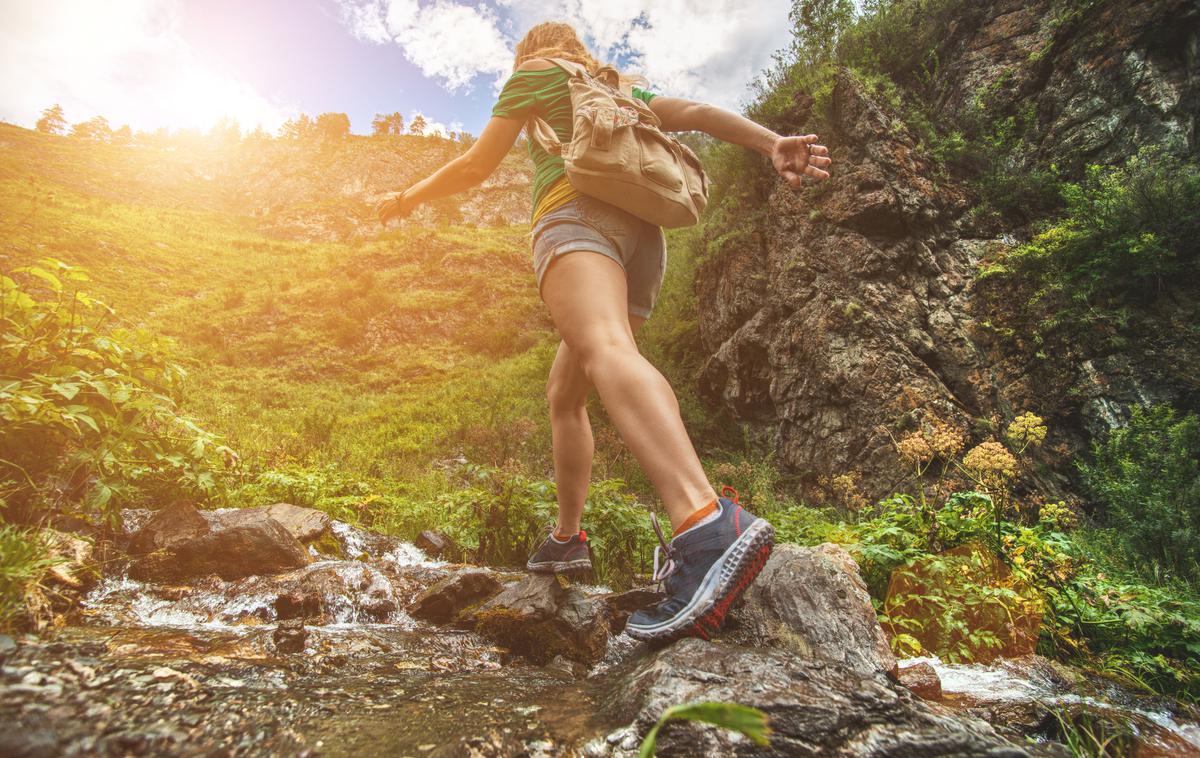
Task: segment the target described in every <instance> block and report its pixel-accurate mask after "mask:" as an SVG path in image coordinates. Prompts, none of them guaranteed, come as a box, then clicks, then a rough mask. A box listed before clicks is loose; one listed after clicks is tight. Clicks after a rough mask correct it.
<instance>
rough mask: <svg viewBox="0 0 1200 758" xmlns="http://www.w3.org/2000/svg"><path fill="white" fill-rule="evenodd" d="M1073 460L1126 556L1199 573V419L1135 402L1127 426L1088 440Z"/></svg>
mask: <svg viewBox="0 0 1200 758" xmlns="http://www.w3.org/2000/svg"><path fill="white" fill-rule="evenodd" d="M1092 456H1093V459H1094V460H1093V461H1092V462H1091V463H1086V462H1083V463H1081V464H1080V465H1079V468H1080V471H1081V473H1082V474H1083V477H1084V481H1085V484H1086V486H1087V488H1088V489H1089V491H1090V492H1091V494H1092V495H1093V496H1094V497H1095V498H1096V500H1097V502H1098V504H1099V505H1100V506H1101V509H1102V514H1101V515H1102V516H1103V518H1104V520H1105V521H1107V522H1108V524H1110V525H1111V526H1112V527H1113V528H1114V529H1115V530H1116V533H1117V534H1119V535H1121V542H1122V544H1123V545H1124V547H1125V549H1126V554H1127V556H1128V558H1129V560H1130V562H1132V563H1134V564H1135V565H1140V566H1141V567H1142V568H1143V569H1144V570H1146V571H1147V572H1148V573H1151V574H1154V575H1161V574H1162V573H1164V572H1166V573H1173V574H1176V575H1178V576H1181V577H1183V578H1186V579H1189V580H1192V581H1195V580H1198V579H1200V419H1197V417H1196V415H1195V414H1188V415H1187V416H1185V417H1183V418H1182V419H1176V416H1175V410H1174V409H1173V408H1171V407H1170V406H1168V405H1154V406H1151V407H1150V408H1149V409H1145V408H1142V407H1141V406H1137V405H1135V406H1134V407H1133V412H1132V417H1131V419H1130V421H1129V424H1128V425H1127V426H1125V427H1121V428H1117V429H1113V430H1112V431H1110V432H1109V433H1108V435H1107V436H1106V437H1105V438H1104V439H1103V440H1099V441H1096V442H1093V443H1092Z"/></svg>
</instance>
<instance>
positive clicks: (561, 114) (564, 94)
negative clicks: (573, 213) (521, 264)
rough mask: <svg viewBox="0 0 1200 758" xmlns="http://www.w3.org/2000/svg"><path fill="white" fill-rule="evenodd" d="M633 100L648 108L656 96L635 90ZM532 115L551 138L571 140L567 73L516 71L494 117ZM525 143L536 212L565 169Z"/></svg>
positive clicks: (556, 70) (534, 143)
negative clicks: (551, 132)
mask: <svg viewBox="0 0 1200 758" xmlns="http://www.w3.org/2000/svg"><path fill="white" fill-rule="evenodd" d="M633 96H634V97H636V98H638V99H639V100H643V101H645V102H646V104H649V103H650V100H651V98H653V97H654V96H655V94H654V93H653V92H647V91H646V90H643V89H641V88H640V87H634V88H633ZM534 113H536V114H537V115H539V116H541V117H542V118H543V119H545V120H546V123H548V124H550V127H551V128H552V129H554V134H555V135H557V136H558V138H559V140H561V141H562V142H563V143H564V144H566V143H567V142H569V141H570V140H571V133H572V132H573V131H574V124H573V123H572V121H571V92H570V90H569V89H567V72H566V71H564V70H563V69H561V68H559V67H558V66H554V67H552V68H547V69H541V70H538V71H517V72H515V73H514V74H513V75H512V76H511V77H509V79H508V81H507V82H505V83H504V89H503V90H502V91H501V92H500V100H499V101H497V103H496V104H495V105H494V106H492V115H493V116H503V117H505V118H515V119H519V120H521V121H524V120H526V119H527V118H529V116H530V115H531V114H534ZM527 142H528V143H529V157H530V158H531V159H532V160H533V207H534V208H537V206H538V202H539V201H540V200H541V198H542V195H543V194H544V193H545V192H546V190H547V189H548V188H549V187H550V185H551V184H553V183H554V182H555V180H557V179H558V178H559V177H561V176H562V175H563V174H564V173H566V169H565V168H564V167H563V159H562V156H561V155H554V154H553V153H548V152H546V150H545V149H544V148H543V147H542V146H541V145H540V144H538V142H537V141H536V140H533V139H530V140H527ZM530 218H531V219H532V214H531V215H530Z"/></svg>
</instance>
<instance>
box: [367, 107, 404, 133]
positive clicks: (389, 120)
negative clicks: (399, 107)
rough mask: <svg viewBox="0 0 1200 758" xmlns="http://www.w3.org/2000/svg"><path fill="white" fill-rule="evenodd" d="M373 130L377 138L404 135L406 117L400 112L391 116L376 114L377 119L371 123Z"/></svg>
mask: <svg viewBox="0 0 1200 758" xmlns="http://www.w3.org/2000/svg"><path fill="white" fill-rule="evenodd" d="M371 130H372V133H373V134H374V136H376V137H381V136H386V135H389V134H404V116H402V115H401V114H400V113H399V112H396V113H391V114H387V113H376V114H375V119H374V120H373V121H372V122H371Z"/></svg>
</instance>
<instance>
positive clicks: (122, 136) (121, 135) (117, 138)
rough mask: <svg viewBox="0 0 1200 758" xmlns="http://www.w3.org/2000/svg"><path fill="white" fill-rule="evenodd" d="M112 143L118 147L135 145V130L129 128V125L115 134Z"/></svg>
mask: <svg viewBox="0 0 1200 758" xmlns="http://www.w3.org/2000/svg"><path fill="white" fill-rule="evenodd" d="M112 141H113V142H114V143H116V144H118V145H131V144H133V130H132V129H130V128H129V124H125V125H124V126H122V127H121V128H120V129H118V130H116V131H115V132H113V135H112Z"/></svg>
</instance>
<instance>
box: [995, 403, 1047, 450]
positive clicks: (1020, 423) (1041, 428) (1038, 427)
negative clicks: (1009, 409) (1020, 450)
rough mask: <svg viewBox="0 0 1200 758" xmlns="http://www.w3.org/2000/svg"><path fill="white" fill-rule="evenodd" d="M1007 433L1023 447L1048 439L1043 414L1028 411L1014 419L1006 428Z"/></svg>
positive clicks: (1035, 444)
mask: <svg viewBox="0 0 1200 758" xmlns="http://www.w3.org/2000/svg"><path fill="white" fill-rule="evenodd" d="M1005 435H1006V436H1007V437H1008V438H1009V439H1010V440H1012V441H1013V442H1015V443H1017V444H1019V445H1021V446H1022V447H1024V446H1027V445H1034V446H1037V445H1040V444H1042V440H1044V439H1046V425H1045V423H1044V422H1043V420H1042V417H1041V416H1038V415H1036V414H1033V413H1030V412H1029V411H1026V412H1024V413H1022V414H1021V415H1020V416H1017V417H1016V418H1015V419H1013V421H1012V423H1011V424H1009V425H1008V429H1007V430H1005Z"/></svg>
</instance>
